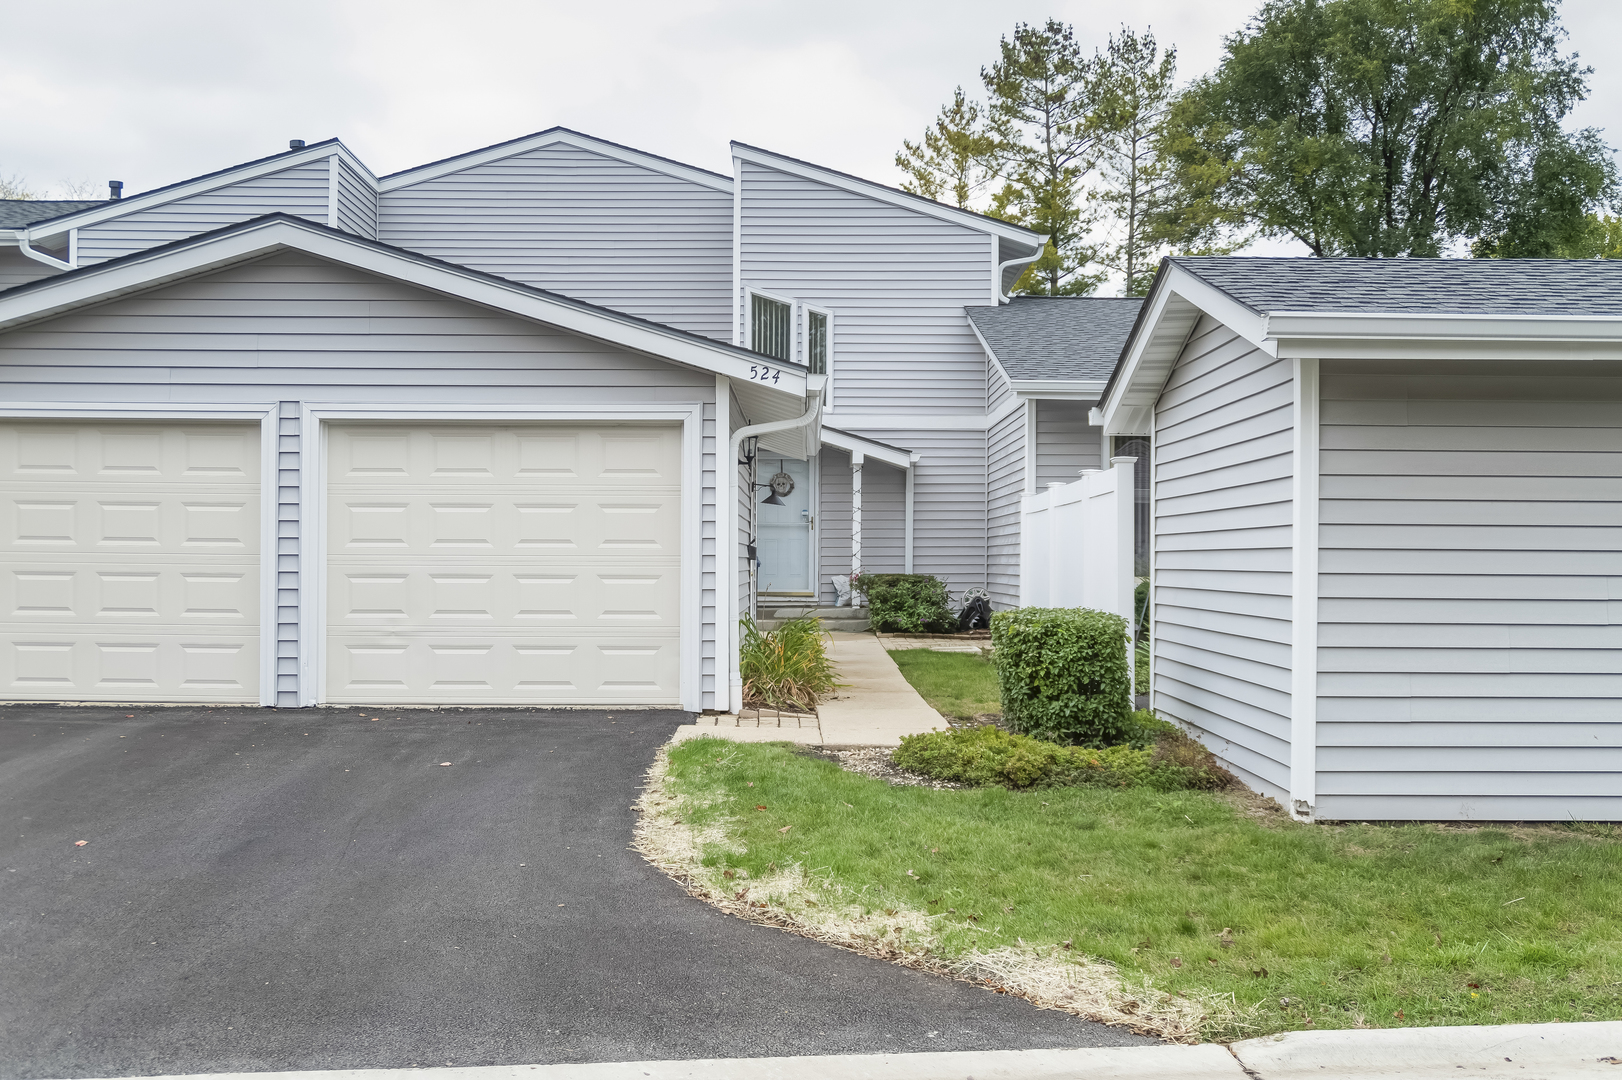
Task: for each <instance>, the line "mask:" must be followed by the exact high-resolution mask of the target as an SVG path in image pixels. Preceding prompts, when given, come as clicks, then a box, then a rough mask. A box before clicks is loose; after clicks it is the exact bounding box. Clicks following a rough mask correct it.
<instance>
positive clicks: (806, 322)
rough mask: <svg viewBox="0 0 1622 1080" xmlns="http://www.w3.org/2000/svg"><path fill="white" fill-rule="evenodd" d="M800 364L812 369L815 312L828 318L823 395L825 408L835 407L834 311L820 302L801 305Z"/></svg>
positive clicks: (808, 369)
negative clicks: (825, 379) (826, 359)
mask: <svg viewBox="0 0 1622 1080" xmlns="http://www.w3.org/2000/svg"><path fill="white" fill-rule="evenodd" d="M800 310H801V312H802V314H801V316H800V321H801V326H800V364H801V366H802V367H804V368H805V369H806V370H807V371H810V370H811V315H812V313H813V312H815V313H816V314H818V315H821V316H822V317H823V318H825V319H827V320H828V363H827V366H826V367H825V368H824V370H823V374H824V375H826V376H827V378H828V381H827V383H826V384H825V385H826V389H825V390H824V391H823V395H822V407H823V409H824V410H827V409H831V408H833V407H834V313H833V312H832V311H830V310H829V309H828V308H825V307H822V306H821V305H820V304H805V303H802V304H801V305H800Z"/></svg>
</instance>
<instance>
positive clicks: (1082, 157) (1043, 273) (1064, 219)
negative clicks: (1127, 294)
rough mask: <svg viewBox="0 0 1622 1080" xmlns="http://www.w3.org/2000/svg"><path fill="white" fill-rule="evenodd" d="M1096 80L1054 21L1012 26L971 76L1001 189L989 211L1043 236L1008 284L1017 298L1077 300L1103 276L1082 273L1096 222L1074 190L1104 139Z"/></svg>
mask: <svg viewBox="0 0 1622 1080" xmlns="http://www.w3.org/2000/svg"><path fill="white" fill-rule="evenodd" d="M1104 73H1105V63H1104V60H1103V58H1102V57H1100V56H1097V55H1094V56H1090V57H1089V56H1086V55H1084V54H1083V53H1082V51H1081V47H1080V46H1079V45H1078V44H1077V43H1076V37H1075V32H1074V31H1073V30H1072V29H1071V28H1070V27H1069V26H1066V25H1065V24H1064V23H1061V22H1059V21H1058V20H1056V19H1049V20H1048V21H1047V23H1046V24H1044V25H1043V26H1040V27H1037V26H1031V25H1029V24H1027V23H1020V24H1019V25H1017V26H1016V27H1015V28H1014V33H1013V36H1012V38H1007V37H1005V38H1003V39H1002V42H1001V54H1000V55H999V56H998V58H997V61H996V62H995V63H994V64H992V65H991V67H989V68H985V69H982V70H981V72H980V78H981V80H982V81H983V82H984V83H985V86H986V91H987V93H988V95H989V96H988V101H987V106H986V112H987V120H988V125H989V131H990V134H991V135H992V136H993V137H994V138H995V140H996V149H995V152H994V154H993V158H994V160H995V162H996V170H997V174H998V176H999V177H1000V178H1001V179H1002V180H1003V182H1004V183H1003V187H1002V188H1001V189H1000V190H999V191H998V192H997V193H996V195H995V196H994V197H993V199H992V203H991V213H993V214H995V215H997V216H999V217H1004V218H1007V219H1009V220H1012V221H1017V222H1019V223H1021V224H1023V225H1025V226H1026V227H1028V228H1031V229H1035V230H1036V231H1037V232H1041V233H1046V234H1047V236H1048V246H1047V250H1046V251H1045V252H1044V253H1043V254H1042V257H1041V258H1039V259H1038V260H1037V261H1036V262H1035V263H1033V264H1032V265H1031V267H1030V268H1029V269H1028V270H1027V271H1026V272H1025V274H1024V275H1023V276H1022V277H1021V278H1020V280H1019V282H1018V283H1017V284H1016V286H1015V287H1016V288H1017V289H1019V290H1020V291H1023V292H1030V293H1035V294H1037V295H1045V296H1064V295H1080V294H1085V293H1090V292H1092V291H1093V290H1094V289H1096V288H1097V287H1098V285H1099V283H1100V282H1102V281H1103V280H1104V278H1105V276H1106V275H1105V273H1103V272H1102V271H1094V270H1090V269H1089V264H1091V263H1093V262H1094V259H1095V255H1096V254H1097V248H1096V245H1095V244H1094V243H1093V242H1092V241H1091V234H1092V230H1093V225H1094V223H1095V221H1096V220H1097V214H1096V211H1094V210H1093V208H1092V207H1091V206H1089V204H1088V201H1087V199H1086V195H1085V191H1084V188H1083V186H1082V184H1083V180H1084V179H1085V177H1086V176H1087V174H1088V173H1090V172H1091V171H1092V170H1093V168H1094V166H1095V165H1096V164H1097V160H1098V155H1099V154H1100V152H1101V149H1102V147H1101V143H1102V140H1103V138H1104V134H1105V133H1104V129H1103V126H1102V115H1101V105H1102V99H1103V92H1104Z"/></svg>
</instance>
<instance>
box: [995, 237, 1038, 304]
mask: <svg viewBox="0 0 1622 1080" xmlns="http://www.w3.org/2000/svg"><path fill="white" fill-rule="evenodd" d="M1047 249H1048V238H1047V237H1045V236H1044V237H1042V242H1041V243H1040V244H1038V245H1037V247H1036V252H1035V254H1032V255H1021V256H1020V257H1019V258H1017V259H1007V260H1005V261H1003V262H1000V263H998V264H997V279H996V280H995V281H994V282H993V283H992V284H994V285H995V286H996V288H997V302H998V303H999V304H1006V303H1008V301H1009V300H1010V299H1012V298H1011V297H1010V296H1009V295H1008V290H1007V289H1005V288H1003V283H1002V279H1003V274H1004V272H1006V271H1007V269H1008V268H1009V267H1010V266H1013V265H1015V264H1016V263H1033V262H1035V261H1036V260H1037V259H1040V258H1041V257H1042V253H1043V252H1044V251H1046V250H1047ZM1016 280H1017V279H1016Z"/></svg>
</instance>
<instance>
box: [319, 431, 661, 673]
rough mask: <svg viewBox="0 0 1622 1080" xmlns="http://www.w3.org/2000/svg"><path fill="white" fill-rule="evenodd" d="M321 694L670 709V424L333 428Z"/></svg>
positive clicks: (330, 451) (330, 443) (330, 449)
mask: <svg viewBox="0 0 1622 1080" xmlns="http://www.w3.org/2000/svg"><path fill="white" fill-rule="evenodd" d="M328 445H329V453H330V460H331V463H332V472H331V474H330V477H329V482H328V508H329V509H328V531H329V554H328V570H327V589H328V614H327V620H328V635H329V636H328V671H327V698H328V699H329V700H332V701H353V702H367V703H377V704H385V703H390V702H399V703H406V702H415V703H459V702H461V703H467V702H480V701H482V702H490V703H501V704H580V705H590V704H641V703H646V704H672V703H675V702H677V701H678V699H679V694H680V685H679V681H680V637H681V633H680V629H681V627H680V624H681V604H680V596H681V586H680V579H681V558H680V554H681V552H680V521H681V491H680V480H679V474H678V471H677V470H678V469H679V462H680V456H681V455H680V445H681V443H680V430H679V429H677V428H639V427H629V426H628V427H625V428H598V429H589V428H578V427H569V426H561V425H559V426H542V425H537V426H529V427H496V428H486V427H478V428H474V427H471V426H464V427H452V426H446V427H434V428H429V429H423V430H415V431H402V430H398V429H382V428H360V427H356V428H334V429H333V430H332V432H331V437H330V439H329V443H328Z"/></svg>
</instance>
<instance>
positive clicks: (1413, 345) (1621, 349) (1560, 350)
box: [1267, 311, 1622, 360]
mask: <svg viewBox="0 0 1622 1080" xmlns="http://www.w3.org/2000/svg"><path fill="white" fill-rule="evenodd" d="M1267 328H1268V334H1269V336H1270V337H1272V338H1273V339H1274V340H1275V341H1276V342H1277V346H1276V355H1278V356H1281V357H1291V358H1295V357H1302V358H1313V357H1317V358H1321V359H1340V358H1351V359H1357V358H1362V359H1371V360H1372V359H1387V358H1391V359H1416V360H1417V359H1472V358H1480V359H1506V360H1508V359H1530V360H1537V359H1552V360H1564V359H1600V358H1605V359H1615V358H1617V357H1618V356H1619V355H1622V317H1617V316H1595V315H1522V316H1508V315H1505V316H1492V315H1451V314H1447V315H1416V314H1413V313H1411V312H1402V313H1372V312H1371V313H1343V312H1333V313H1323V312H1296V311H1291V312H1277V313H1275V314H1272V315H1270V316H1269V317H1268V320H1267Z"/></svg>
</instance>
